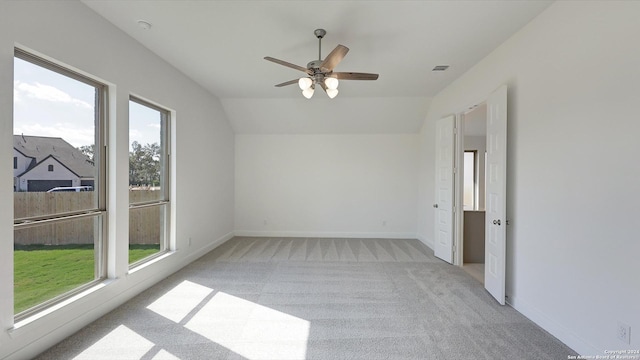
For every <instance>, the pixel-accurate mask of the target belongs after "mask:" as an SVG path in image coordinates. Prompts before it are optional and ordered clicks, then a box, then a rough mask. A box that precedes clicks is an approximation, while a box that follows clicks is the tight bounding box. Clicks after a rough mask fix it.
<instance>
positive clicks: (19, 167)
mask: <svg viewBox="0 0 640 360" xmlns="http://www.w3.org/2000/svg"><path fill="white" fill-rule="evenodd" d="M94 174H95V166H94V164H93V161H92V160H91V159H89V158H88V157H87V156H86V155H84V154H83V153H82V152H81V151H80V150H78V149H76V148H75V147H73V146H71V144H69V143H68V142H66V141H64V140H63V139H62V138H52V137H43V136H24V135H14V136H13V189H14V191H47V190H49V189H52V188H54V187H58V186H81V185H90V186H93V184H94V176H95V175H94Z"/></svg>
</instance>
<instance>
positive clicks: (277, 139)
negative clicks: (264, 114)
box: [236, 134, 418, 238]
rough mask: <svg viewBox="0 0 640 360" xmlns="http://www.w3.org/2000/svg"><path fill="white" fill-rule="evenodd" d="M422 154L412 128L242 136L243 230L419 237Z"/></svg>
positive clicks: (239, 228) (239, 218) (239, 225)
mask: <svg viewBox="0 0 640 360" xmlns="http://www.w3.org/2000/svg"><path fill="white" fill-rule="evenodd" d="M417 155H418V137H417V135H413V134H411V135H237V136H236V234H238V235H262V236H310V237H312V236H315V237H391V238H415V233H416V220H415V214H416V210H417V209H416V206H417V191H418V183H417V181H418V162H417V160H418V158H417ZM265 222H266V224H265Z"/></svg>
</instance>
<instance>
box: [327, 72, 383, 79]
mask: <svg viewBox="0 0 640 360" xmlns="http://www.w3.org/2000/svg"><path fill="white" fill-rule="evenodd" d="M331 75H332V76H334V75H335V77H337V78H338V80H377V79H378V74H371V73H357V72H334V73H331Z"/></svg>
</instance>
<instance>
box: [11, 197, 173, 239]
mask: <svg viewBox="0 0 640 360" xmlns="http://www.w3.org/2000/svg"><path fill="white" fill-rule="evenodd" d="M159 193H160V192H159V191H154V190H132V191H130V192H129V195H130V198H131V200H132V201H136V202H138V201H145V200H153V199H157V197H158V196H159V195H158V194H159ZM95 203H96V193H94V192H93V191H86V192H53V193H46V192H16V193H14V201H13V207H14V216H15V217H16V218H24V217H28V216H41V215H50V214H59V213H64V212H69V211H77V210H86V209H92V208H95V207H96V206H95ZM163 220H164V212H163V207H162V206H153V207H146V208H141V209H136V210H130V211H129V243H130V244H158V243H159V241H160V236H161V232H162V229H163V228H164V227H163V226H161V224H162V222H163ZM95 221H96V219H94V218H84V219H78V220H70V221H63V222H57V223H55V224H48V225H39V226H34V227H28V228H23V229H18V230H16V231H15V232H14V243H15V244H16V245H34V244H43V245H69V244H93V242H94V238H95V237H96V236H97V231H99V228H98V226H97V225H96V223H95Z"/></svg>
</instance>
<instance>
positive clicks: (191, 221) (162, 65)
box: [0, 1, 234, 359]
mask: <svg viewBox="0 0 640 360" xmlns="http://www.w3.org/2000/svg"><path fill="white" fill-rule="evenodd" d="M16 44H18V45H19V46H21V47H24V48H28V49H33V50H35V51H37V52H38V53H41V54H43V55H46V56H47V57H50V58H51V59H53V60H54V61H57V62H59V63H62V64H66V65H68V66H70V67H71V68H74V69H76V70H78V71H80V72H82V73H85V74H88V75H90V76H94V77H96V78H97V79H99V80H101V81H103V82H106V83H107V84H108V85H109V92H110V98H111V102H110V103H109V116H110V129H109V135H110V143H109V145H110V149H109V156H110V159H111V162H110V164H109V167H110V172H109V186H110V196H109V220H110V221H109V230H110V237H109V239H108V241H109V256H110V260H109V261H108V267H109V275H110V277H111V278H112V281H110V282H108V283H105V284H104V286H103V287H101V288H99V289H97V290H95V291H94V292H93V293H91V294H89V295H87V296H85V297H82V298H80V299H76V300H74V301H71V302H70V303H69V304H68V305H67V306H64V307H62V308H59V309H56V310H54V311H50V312H47V313H43V314H42V316H41V317H39V318H37V319H34V320H33V321H31V322H28V323H21V324H16V326H15V327H13V325H14V323H13V286H12V282H13V207H12V206H1V207H0V358H3V359H4V358H8V359H26V358H31V357H33V356H34V355H36V354H38V353H39V352H40V351H43V350H45V349H46V348H48V347H49V346H51V345H53V344H55V343H56V342H58V341H60V340H62V339H63V338H65V337H66V336H68V335H70V334H72V333H74V332H75V331H77V330H79V329H80V328H81V327H83V326H84V325H86V324H88V323H89V322H91V321H92V320H95V319H97V318H98V317H100V316H101V315H103V314H105V313H106V312H107V311H109V310H111V309H113V308H115V307H116V306H117V305H119V304H121V303H123V302H124V301H126V300H127V299H129V298H131V297H133V296H134V295H136V294H137V293H139V292H141V291H142V290H144V289H145V288H147V287H149V286H151V285H153V284H154V283H155V282H157V281H159V280H161V279H163V278H164V277H166V276H168V275H169V274H171V273H173V272H175V271H176V270H178V269H179V268H181V267H182V266H184V265H185V264H187V263H188V262H189V261H192V260H194V259H195V258H196V257H198V256H200V255H201V254H204V253H205V252H206V251H207V250H209V249H211V248H213V247H214V246H215V245H216V244H218V243H220V242H222V241H224V240H226V239H228V238H229V237H230V236H231V235H232V233H233V227H234V224H233V221H234V219H233V217H234V214H233V210H232V209H233V206H234V190H233V189H234V179H233V177H234V150H233V149H234V135H233V131H232V129H231V127H230V125H229V124H228V122H227V119H226V116H225V114H224V112H223V109H222V106H221V104H220V102H219V101H218V100H217V99H216V98H214V97H213V96H212V95H210V94H209V93H208V92H206V91H205V90H203V89H202V88H201V87H199V86H197V85H196V84H195V83H194V82H193V81H191V80H189V79H187V78H186V77H185V76H184V75H182V74H181V73H180V72H178V71H177V70H176V69H174V68H173V67H171V66H170V65H168V64H167V63H166V62H164V61H163V60H161V59H159V58H158V57H157V56H155V55H154V54H152V53H151V52H150V51H148V50H147V49H145V48H143V47H142V46H140V44H138V43H137V42H135V41H133V40H132V39H131V38H129V37H128V36H126V35H125V34H124V33H123V32H121V31H120V30H117V29H116V28H115V27H113V26H112V25H111V24H109V23H108V22H106V21H105V20H104V19H103V18H101V17H100V16H98V15H96V14H95V13H94V12H93V11H91V10H90V9H89V8H87V7H86V6H85V5H83V4H81V3H79V2H76V1H56V2H53V1H47V2H44V1H33V2H26V1H0V144H4V146H2V147H0V169H9V168H10V167H11V166H12V161H13V155H12V154H13V148H12V146H11V145H10V144H12V143H13V139H12V133H13V125H12V117H13V116H12V94H13V89H12V86H13V51H14V45H16ZM129 94H135V95H137V96H140V97H142V98H145V99H148V100H150V101H153V102H155V103H158V104H161V105H163V106H165V107H167V108H169V109H171V110H172V111H173V112H174V114H175V118H174V119H173V120H174V132H173V136H174V138H173V144H174V148H173V150H172V158H173V159H174V160H175V161H174V165H175V168H176V171H177V174H176V177H175V178H174V179H173V180H174V181H173V188H172V196H173V198H172V201H173V208H174V214H175V216H174V218H173V219H172V226H173V229H174V235H175V243H174V244H173V246H174V247H175V248H177V250H178V251H177V252H175V253H173V254H172V255H170V256H169V257H167V258H165V259H162V260H161V261H158V262H155V263H152V264H149V265H148V266H146V267H144V268H141V269H139V270H137V271H135V272H128V260H127V234H128V174H127V173H128V97H129ZM194 158H197V159H198V161H193V159H194ZM3 174H4V175H2V176H0V199H2V203H4V204H7V203H8V204H11V202H12V199H13V187H12V186H11V185H12V182H13V179H12V176H11V173H10V172H4V173H3ZM194 174H197V178H198V179H206V181H204V182H203V183H201V184H197V185H200V186H197V185H196V186H194V184H193V182H192V180H193V178H194ZM203 224H206V226H203ZM190 239H191V246H189V243H190V241H189V240H190Z"/></svg>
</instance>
